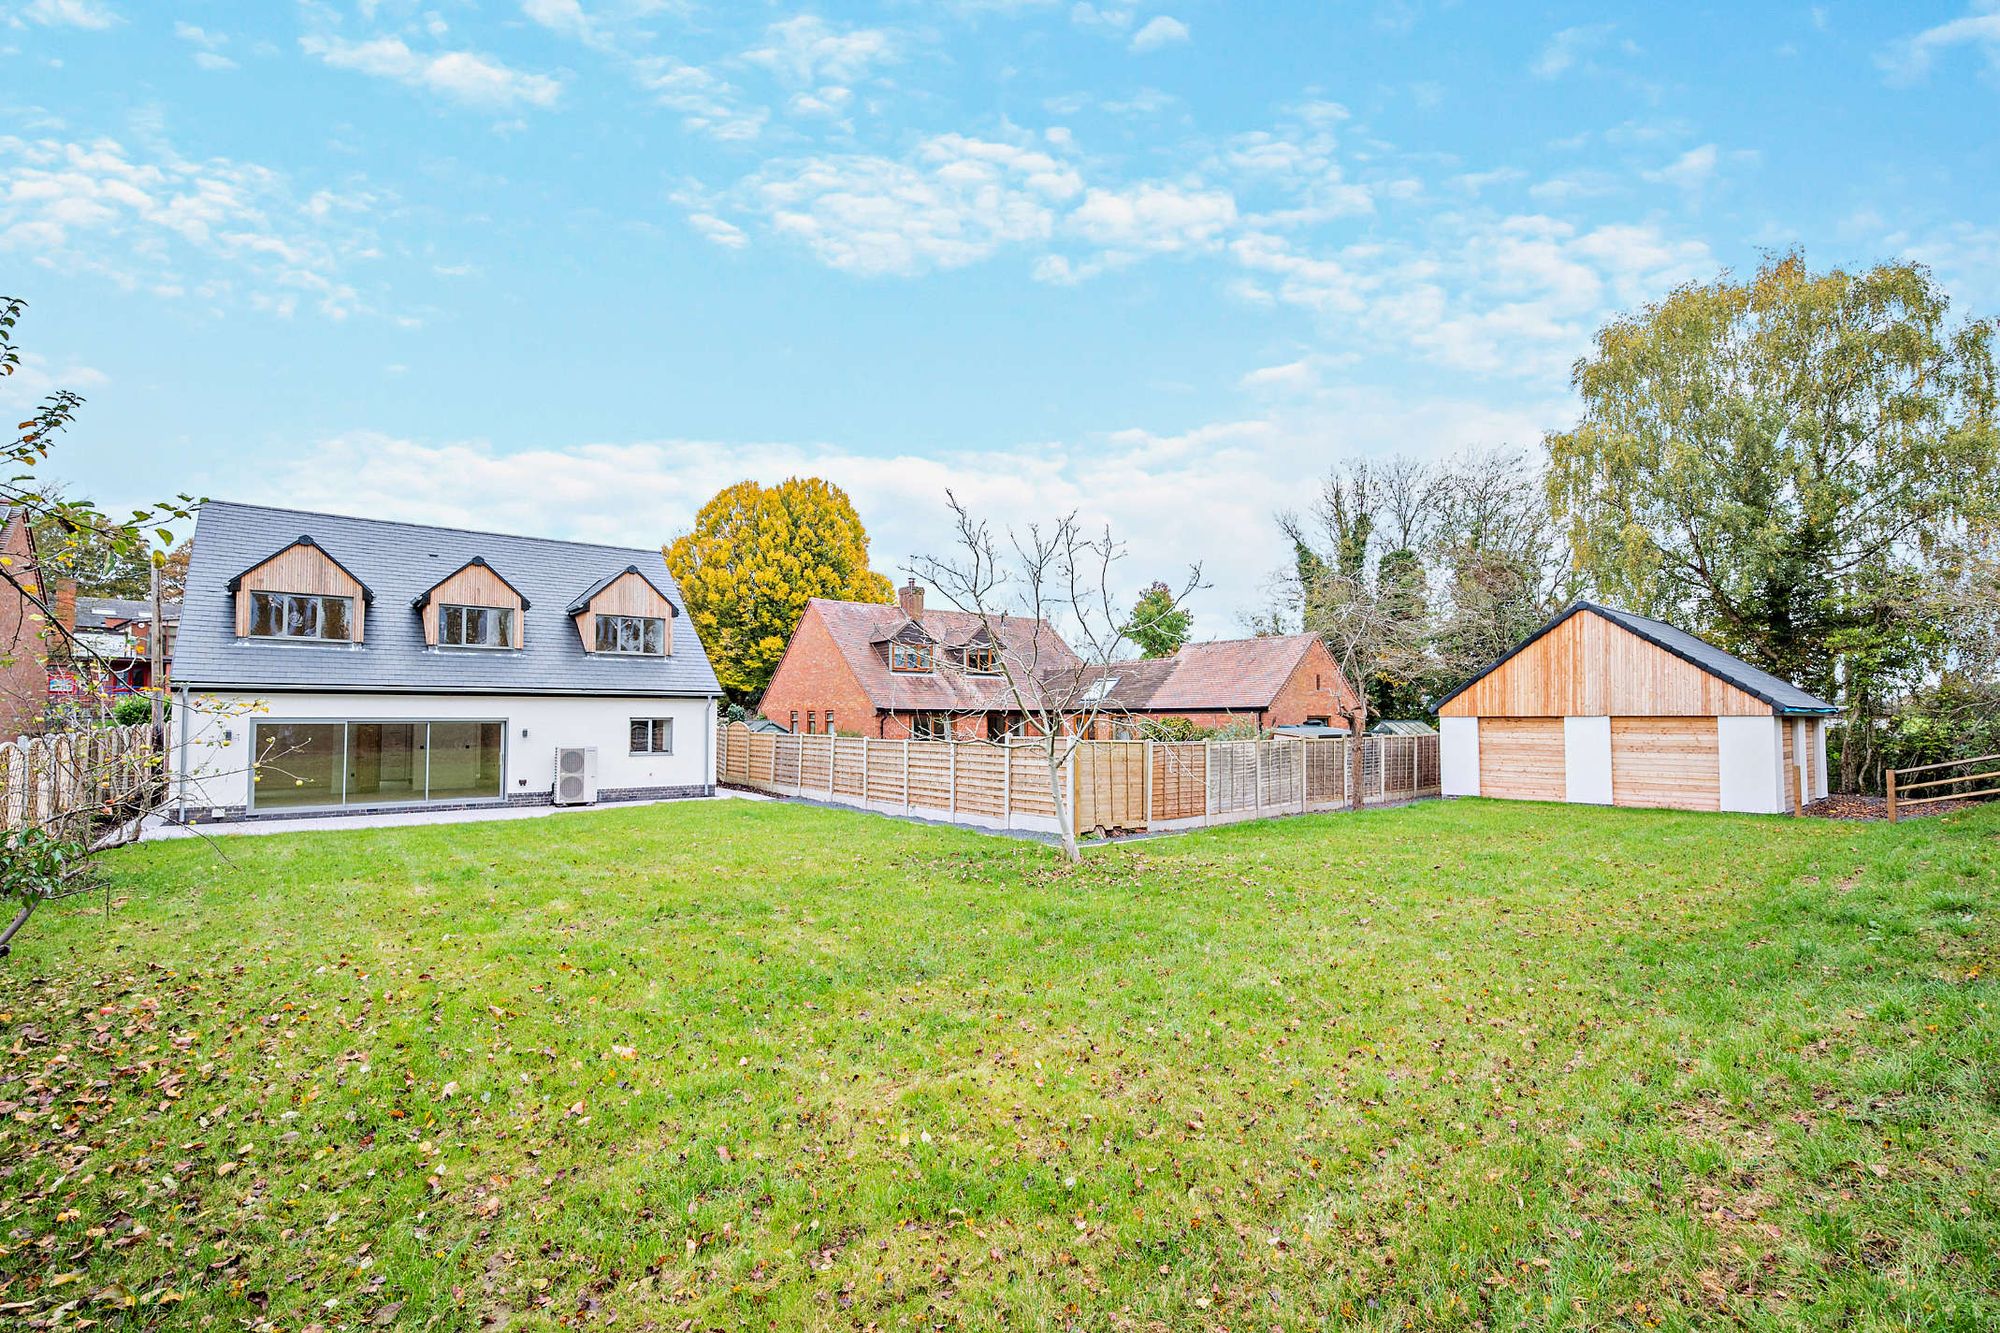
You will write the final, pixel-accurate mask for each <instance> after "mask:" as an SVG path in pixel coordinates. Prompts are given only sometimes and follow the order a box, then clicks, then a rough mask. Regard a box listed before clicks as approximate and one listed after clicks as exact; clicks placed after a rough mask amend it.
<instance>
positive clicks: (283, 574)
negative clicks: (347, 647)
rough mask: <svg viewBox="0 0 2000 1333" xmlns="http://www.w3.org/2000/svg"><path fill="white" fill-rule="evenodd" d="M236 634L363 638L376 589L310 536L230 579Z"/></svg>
mask: <svg viewBox="0 0 2000 1333" xmlns="http://www.w3.org/2000/svg"><path fill="white" fill-rule="evenodd" d="M229 591H230V592H232V593H234V594H235V595H236V636H237V637H238V638H240V639H293V640H299V641H303V642H307V643H360V642H361V636H362V629H363V622H364V620H365V619H366V617H367V614H368V604H369V603H370V602H372V601H373V600H374V594H373V593H371V592H369V591H368V587H367V585H366V584H364V583H362V581H361V580H360V579H358V578H356V577H354V575H353V573H352V572H351V571H349V570H348V568H347V566H345V565H343V564H341V563H340V561H338V560H336V559H334V558H333V556H332V555H330V554H328V553H327V552H326V551H325V550H324V549H322V548H321V547H320V545H319V543H317V542H315V541H314V540H313V539H312V538H311V537H310V536H305V537H300V538H299V539H298V540H297V541H295V542H293V543H292V544H291V545H290V546H287V547H285V548H284V549H283V550H280V551H274V552H272V553H271V554H270V555H267V556H265V557H264V558H263V559H262V560H259V561H258V562H257V563H256V564H254V565H252V566H250V568H248V569H246V570H244V571H243V572H242V573H241V574H238V575H237V576H236V577H235V578H233V579H231V580H229Z"/></svg>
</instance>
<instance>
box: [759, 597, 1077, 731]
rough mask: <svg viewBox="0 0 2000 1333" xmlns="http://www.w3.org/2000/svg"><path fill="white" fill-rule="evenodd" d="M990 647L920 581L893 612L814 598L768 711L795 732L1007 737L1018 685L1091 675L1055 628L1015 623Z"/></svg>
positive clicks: (967, 618) (975, 622)
mask: <svg viewBox="0 0 2000 1333" xmlns="http://www.w3.org/2000/svg"><path fill="white" fill-rule="evenodd" d="M999 637H1000V639H1001V642H1000V643H997V644H996V643H992V642H989V641H988V639H987V636H986V630H985V626H984V625H983V624H982V623H981V621H980V619H979V617H977V616H975V615H970V614H967V613H965V612H962V611H929V610H926V609H925V608H924V590H923V589H922V588H920V587H917V586H916V585H915V584H911V585H909V586H908V587H905V588H904V589H903V590H902V592H901V593H900V594H898V597H897V600H896V601H895V602H894V603H891V604H889V605H878V604H875V603H870V602H838V601H833V600H830V599H827V598H822V597H815V598H813V599H812V600H811V601H810V602H808V603H806V611H805V614H804V615H803V616H802V617H800V619H799V624H798V628H797V629H795V630H793V631H792V638H791V642H790V643H789V644H787V645H786V646H785V655H784V657H783V659H782V660H780V661H779V663H778V669H777V671H776V672H775V673H774V674H773V675H772V677H771V683H770V685H769V686H768V687H767V688H766V689H765V691H764V698H763V702H762V704H761V706H760V711H762V713H763V714H764V716H765V717H767V718H769V719H771V720H772V721H773V722H776V723H777V724H778V725H780V726H782V727H784V728H786V729H787V730H789V731H793V732H799V733H804V734H809V735H821V734H824V733H827V732H832V731H838V732H841V733H844V734H846V735H860V736H885V737H889V738H892V739H901V738H903V737H910V736H914V737H919V738H927V737H929V738H938V739H942V738H943V737H945V736H946V735H947V734H954V735H957V736H960V737H964V738H966V739H977V740H984V739H987V738H990V737H994V736H999V735H1003V734H1004V733H1005V732H1006V730H1007V727H1008V724H1009V722H1010V721H1012V720H1013V713H1012V712H1011V710H1012V709H1013V707H1014V702H1013V695H1012V692H1011V691H1010V690H1009V688H1008V685H1007V677H1006V674H1005V673H1003V672H1002V670H1001V665H1002V659H1003V658H1004V660H1005V666H1006V670H1007V672H1011V673H1012V674H1013V675H1014V676H1015V678H1017V679H1029V678H1046V677H1047V676H1050V675H1054V674H1056V673H1058V672H1079V671H1082V670H1084V669H1085V668H1084V664H1083V661H1082V659H1080V658H1078V657H1077V655H1076V654H1075V652H1073V651H1072V650H1071V649H1070V646H1069V645H1068V644H1067V643H1064V642H1063V640H1062V636H1061V635H1059V634H1057V633H1056V632H1055V630H1054V629H1052V628H1050V626H1049V624H1048V622H1046V621H1037V622H1034V623H1033V624H1030V622H1028V621H1026V620H1019V621H1014V622H1011V623H1008V624H1003V625H1001V626H1000V627H999Z"/></svg>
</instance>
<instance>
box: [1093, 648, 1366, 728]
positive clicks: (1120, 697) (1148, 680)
mask: <svg viewBox="0 0 2000 1333" xmlns="http://www.w3.org/2000/svg"><path fill="white" fill-rule="evenodd" d="M1318 642H1319V636H1318V635H1315V634H1282V635H1273V636H1271V637H1269V638H1261V639H1220V640H1217V641H1215V642H1212V643H1189V644H1183V645H1182V646H1181V650H1180V651H1179V652H1177V653H1175V654H1174V655H1173V656H1172V657H1154V658H1140V659H1137V660H1134V661H1130V662H1114V663H1112V664H1111V665H1110V666H1108V667H1105V668H1103V671H1104V674H1105V675H1109V676H1116V677H1117V678H1118V683H1117V684H1116V685H1114V686H1112V687H1111V701H1112V702H1113V703H1115V704H1117V705H1118V706H1120V707H1122V708H1125V709H1127V710H1128V711H1131V712H1134V713H1146V712H1194V711H1200V710H1213V709H1224V708H1236V709H1250V708H1259V709H1261V708H1269V707H1270V706H1271V705H1272V703H1273V702H1275V701H1276V699H1277V697H1278V691H1279V690H1281V689H1283V688H1284V687H1285V682H1286V681H1288V680H1290V679H1291V678H1292V672H1294V671H1296V670H1297V669H1298V666H1299V663H1300V662H1301V661H1302V660H1303V659H1304V658H1305V655H1306V654H1307V653H1309V652H1311V651H1312V647H1313V645H1314V644H1316V643H1318ZM1333 688H1334V689H1336V690H1338V691H1339V692H1340V693H1341V695H1342V696H1343V698H1342V702H1343V703H1346V702H1349V700H1348V699H1347V698H1346V697H1345V696H1346V694H1347V691H1346V688H1345V682H1344V680H1338V681H1336V682H1335V683H1334V685H1333Z"/></svg>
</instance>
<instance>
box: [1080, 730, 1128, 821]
mask: <svg viewBox="0 0 2000 1333" xmlns="http://www.w3.org/2000/svg"><path fill="white" fill-rule="evenodd" d="M1073 762H1074V763H1075V765H1076V815H1075V818H1076V828H1077V831H1078V832H1083V831H1085V830H1088V829H1099V828H1101V829H1136V828H1143V827H1145V824H1146V750H1145V745H1144V744H1143V743H1139V744H1134V743H1132V742H1130V741H1086V742H1084V743H1083V744H1081V745H1079V746H1078V747H1077V749H1076V754H1075V757H1074V760H1073Z"/></svg>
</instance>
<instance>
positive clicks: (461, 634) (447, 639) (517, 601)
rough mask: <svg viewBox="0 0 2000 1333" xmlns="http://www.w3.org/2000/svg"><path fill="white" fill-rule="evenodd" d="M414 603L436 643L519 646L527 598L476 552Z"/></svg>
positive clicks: (426, 639) (427, 635)
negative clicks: (475, 554) (476, 554)
mask: <svg viewBox="0 0 2000 1333" xmlns="http://www.w3.org/2000/svg"><path fill="white" fill-rule="evenodd" d="M410 608H411V609H412V610H413V611H415V612H416V613H417V614H418V615H419V616H421V617H423V626H424V642H425V643H427V644H430V645H431V646H432V647H434V648H502V649H505V648H519V647H520V646H521V629H522V627H521V618H522V617H523V616H524V615H526V614H527V610H528V599H527V598H525V597H523V596H522V595H521V590H520V589H519V588H516V587H515V586H514V585H513V584H511V583H509V582H507V580H506V579H505V578H503V577H501V574H500V571H499V570H497V569H495V568H493V566H491V565H489V564H487V563H486V561H485V560H483V559H481V558H480V557H478V556H474V557H473V558H472V559H470V560H468V561H466V562H465V563H464V564H462V565H460V566H459V567H458V568H457V569H455V570H453V571H452V572H451V573H450V574H447V575H446V576H445V577H444V578H442V579H439V580H438V581H437V582H436V583H434V584H432V585H431V586H430V587H429V588H427V589H426V590H425V591H424V592H423V593H422V595H420V596H419V597H418V598H417V599H416V600H415V601H414V602H411V603H410Z"/></svg>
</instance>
